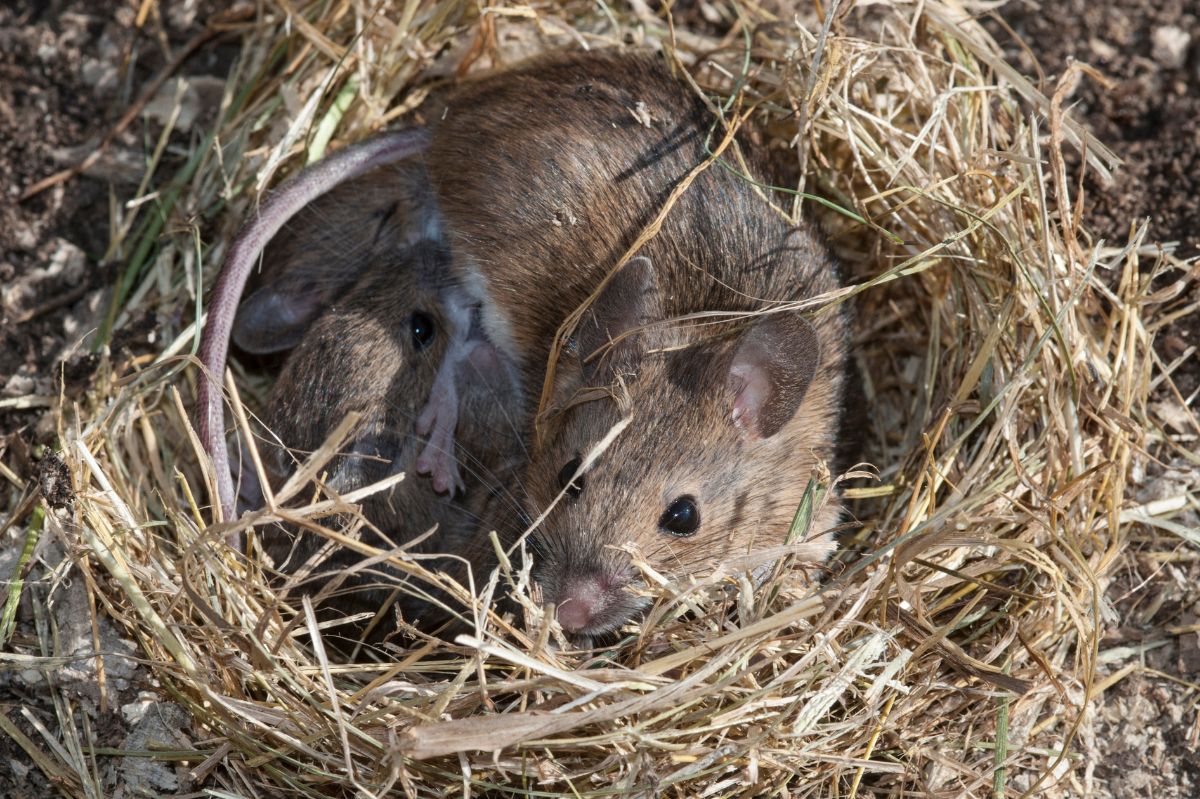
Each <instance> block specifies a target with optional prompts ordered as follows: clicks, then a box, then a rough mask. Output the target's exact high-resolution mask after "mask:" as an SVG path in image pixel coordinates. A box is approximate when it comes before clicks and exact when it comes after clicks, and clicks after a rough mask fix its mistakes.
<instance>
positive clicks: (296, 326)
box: [196, 129, 465, 520]
mask: <svg viewBox="0 0 1200 799" xmlns="http://www.w3.org/2000/svg"><path fill="white" fill-rule="evenodd" d="M427 143H428V136H427V134H426V133H425V131H423V130H420V129H411V130H405V131H399V132H391V133H390V134H388V135H384V136H375V137H373V138H369V139H367V140H365V141H363V142H359V143H358V144H356V145H354V146H351V147H344V148H342V149H340V150H338V151H337V152H335V153H333V154H331V155H328V156H326V157H325V158H323V159H322V160H320V161H318V162H316V163H315V164H313V165H311V166H309V167H307V168H305V169H303V170H301V171H300V172H298V173H297V174H295V175H293V176H292V177H291V178H289V179H288V180H286V181H284V182H283V183H282V184H281V185H280V186H279V187H278V188H277V189H276V190H275V191H273V192H271V193H270V194H269V195H268V196H267V197H266V199H265V200H263V201H262V202H261V204H260V205H259V206H258V207H257V208H256V209H255V211H254V213H253V214H252V215H251V218H250V219H249V220H248V221H247V222H246V223H245V224H244V225H243V227H242V229H241V231H240V232H239V233H238V235H237V236H236V237H235V238H234V240H233V242H232V243H231V245H230V246H229V249H228V250H227V252H226V253H225V258H224V261H223V262H222V265H221V270H220V273H219V274H218V277H217V281H216V284H215V285H214V286H213V289H212V292H211V294H210V296H209V303H208V311H207V318H206V320H205V322H204V327H203V330H202V333H201V340H200V349H199V353H198V357H199V360H200V364H201V367H202V368H201V370H200V375H199V379H198V384H197V392H196V417H197V420H196V421H197V425H196V426H197V432H198V434H199V437H200V441H201V444H202V445H203V447H204V450H205V452H206V453H207V455H208V457H209V459H210V460H211V461H212V464H213V471H214V477H215V479H216V489H217V496H216V497H215V502H214V505H216V506H218V507H219V508H220V510H221V512H222V515H223V516H224V517H225V518H226V520H231V519H232V518H233V517H234V514H235V510H236V501H237V499H236V497H237V492H236V490H235V486H234V481H233V472H232V471H231V469H230V463H229V453H228V450H227V449H226V446H225V422H224V406H223V404H222V392H221V385H222V381H223V379H224V375H225V360H226V358H227V356H228V354H229V345H230V341H231V340H232V335H233V329H234V319H235V317H236V316H237V312H238V306H239V305H240V304H241V299H242V293H243V291H244V289H245V287H246V284H247V282H248V281H249V279H250V277H251V274H252V273H253V272H254V270H255V268H256V267H257V266H258V264H259V261H260V259H261V257H262V255H263V250H264V249H265V248H266V247H267V245H268V244H269V243H270V242H271V241H272V239H274V237H275V234H276V233H278V232H279V230H280V229H281V228H283V226H284V225H285V224H287V223H288V222H289V221H291V220H293V219H295V218H296V216H297V214H303V212H304V210H305V209H306V208H308V207H309V205H310V204H311V203H313V201H315V200H318V199H319V198H321V197H323V196H325V195H327V194H328V193H329V192H330V191H331V190H332V189H335V188H337V187H338V186H339V185H341V184H343V183H346V182H348V181H353V180H354V179H356V178H359V177H362V176H364V175H369V174H370V173H372V172H374V171H375V170H377V169H381V168H384V167H388V166H389V165H393V164H400V163H401V162H404V166H403V168H402V171H403V172H407V170H409V169H412V168H413V165H412V164H411V163H409V162H408V159H410V158H411V157H412V156H419V155H420V154H421V153H422V152H423V151H424V149H425V147H426V145H427ZM334 207H336V208H347V209H348V208H349V207H350V203H335V204H334ZM408 218H409V217H408V216H407V215H403V216H402V215H395V216H394V217H393V219H392V220H388V222H387V224H389V225H398V224H403V222H401V221H397V220H402V219H403V220H407V219H408ZM416 218H419V216H418V217H416ZM350 221H351V226H350V227H351V229H358V228H357V225H356V223H355V222H354V220H353V219H352V220H350ZM325 230H335V235H336V229H335V228H333V227H332V226H327V227H325V228H324V229H323V230H322V235H323V234H324V231H325ZM401 235H402V238H405V239H406V240H407V239H411V238H413V237H412V236H409V235H407V234H403V233H402V234H401ZM318 238H319V237H318ZM376 240H377V234H375V235H372V234H370V233H368V234H366V237H365V238H359V241H358V246H360V247H361V246H363V244H364V242H365V241H370V242H371V243H372V245H374V243H375V242H376ZM333 241H336V239H334V240H333ZM368 262H369V260H368V259H351V260H350V261H349V262H348V263H347V264H346V265H348V266H350V267H352V268H350V269H346V270H342V271H341V272H339V271H338V270H328V269H326V270H320V269H318V271H317V274H318V275H324V277H325V278H326V279H328V278H329V277H330V276H331V275H339V277H337V280H336V281H334V282H325V281H322V280H317V281H316V282H315V286H316V287H317V290H315V291H313V290H311V289H306V288H305V286H308V285H310V284H313V281H302V282H298V283H296V284H295V286H294V288H293V295H295V296H293V297H289V296H288V295H287V294H281V293H277V292H276V293H273V292H271V291H270V290H268V291H267V292H265V293H263V294H261V295H259V296H258V299H257V300H256V301H255V302H256V303H257V305H258V307H259V309H260V310H262V311H264V312H263V313H257V314H255V313H253V311H252V312H251V313H249V314H248V315H246V317H245V318H246V320H247V321H245V322H243V323H242V326H241V329H240V331H239V336H240V337H241V338H242V341H243V343H244V344H245V345H246V346H247V347H248V348H249V349H251V350H255V349H258V350H259V351H278V350H281V349H287V348H288V347H287V346H285V345H284V344H283V343H280V344H278V345H273V344H269V343H263V342H270V341H271V340H272V339H271V333H272V332H280V333H287V334H289V335H290V338H289V339H288V341H287V344H288V345H292V346H294V345H295V343H296V340H297V337H298V335H297V334H298V333H299V332H300V331H303V330H304V329H305V328H306V327H307V325H308V324H310V323H311V322H312V320H313V319H315V318H316V316H317V315H318V314H319V313H320V311H321V308H322V307H323V306H324V305H325V304H327V303H328V300H329V298H330V297H331V296H335V295H336V293H337V291H338V290H339V289H343V288H344V287H345V286H346V284H347V282H348V281H349V279H351V278H352V277H353V276H354V274H355V273H356V272H355V270H356V269H360V268H365V265H366V264H367V263H368ZM314 263H315V265H316V266H318V267H319V266H320V262H319V261H315V262H314ZM280 268H281V270H285V268H284V267H280ZM300 274H304V270H301V271H300ZM322 286H323V288H322ZM293 299H294V300H295V302H290V301H291V300H293ZM271 310H275V311H277V312H279V313H280V316H281V324H280V325H279V329H278V330H276V331H273V330H272V328H271V314H270V313H266V312H268V311H271ZM255 322H258V323H260V325H261V327H256V324H255ZM464 335H465V334H464ZM256 342H257V343H256ZM272 347H275V348H276V349H271V348H272ZM446 380H449V381H450V382H453V376H451V377H449V378H444V382H445V381H446Z"/></svg>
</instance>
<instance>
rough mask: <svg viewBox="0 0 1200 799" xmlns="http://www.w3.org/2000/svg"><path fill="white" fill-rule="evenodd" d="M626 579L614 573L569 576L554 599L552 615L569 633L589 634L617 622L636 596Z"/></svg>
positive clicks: (634, 600)
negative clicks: (629, 590)
mask: <svg viewBox="0 0 1200 799" xmlns="http://www.w3.org/2000/svg"><path fill="white" fill-rule="evenodd" d="M628 585H629V580H628V579H627V578H626V577H624V576H622V575H617V574H593V575H588V576H584V577H571V578H568V579H567V580H566V581H565V582H564V583H563V586H562V589H561V590H560V591H558V592H557V593H558V596H557V597H556V598H555V603H554V604H555V618H557V619H558V623H559V624H560V625H562V628H563V631H564V632H566V633H568V634H569V635H592V634H595V633H597V632H600V631H602V630H607V629H610V628H612V627H614V626H615V625H619V624H620V623H621V622H623V621H624V620H625V618H626V617H627V616H628V614H629V609H628V608H627V607H626V606H627V605H630V603H631V602H636V599H635V598H634V597H633V595H632V594H630V593H629V592H628V591H627V590H626V588H627V586H628Z"/></svg>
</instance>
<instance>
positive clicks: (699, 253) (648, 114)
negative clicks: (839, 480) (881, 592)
mask: <svg viewBox="0 0 1200 799" xmlns="http://www.w3.org/2000/svg"><path fill="white" fill-rule="evenodd" d="M722 138H723V129H722V128H721V127H720V125H719V124H717V122H716V121H715V120H714V118H713V116H712V115H711V114H710V112H709V111H708V110H707V109H706V108H705V106H704V104H703V103H702V102H701V101H700V99H699V98H697V97H696V96H695V95H694V94H693V93H692V91H691V90H690V89H689V88H687V87H686V86H685V85H684V84H683V83H682V82H680V81H678V80H677V79H676V78H674V77H673V76H672V75H671V74H670V71H669V70H668V68H667V66H666V65H665V64H664V63H662V61H661V60H658V59H655V58H653V57H649V56H644V55H621V54H616V53H612V52H602V51H592V52H589V53H575V54H567V55H562V56H555V57H551V58H546V59H540V60H537V61H535V62H532V63H530V64H527V65H525V66H523V67H520V68H518V69H515V70H510V71H507V72H503V73H500V74H497V75H493V76H490V77H487V78H483V79H480V80H476V81H472V82H470V83H468V84H466V85H465V86H464V87H463V88H461V89H460V90H459V91H457V92H456V93H455V94H454V95H453V96H452V97H451V98H450V100H449V103H448V106H447V110H446V113H445V114H444V115H443V116H442V117H441V118H440V119H439V121H438V122H437V123H436V124H435V125H434V126H433V127H432V129H431V130H430V131H429V132H428V133H427V134H426V133H423V132H414V131H406V132H398V133H394V134H387V135H385V136H382V137H379V138H378V139H376V140H372V141H371V142H368V143H367V145H364V146H365V147H366V148H367V149H368V150H369V152H368V153H367V154H365V155H364V156H363V157H362V158H360V159H359V160H358V161H353V160H352V159H351V158H350V156H349V155H346V156H345V161H344V162H343V163H342V164H341V166H340V167H338V165H336V164H335V165H334V166H331V167H330V168H329V169H327V170H326V171H325V172H324V173H322V175H319V176H315V177H314V178H313V179H312V181H310V183H311V182H317V181H319V180H324V188H325V189H326V190H327V189H328V188H330V187H331V186H333V185H336V183H337V182H338V181H340V180H343V179H349V178H351V177H354V176H355V175H357V174H360V172H356V171H355V169H356V168H357V167H355V166H354V164H356V163H364V162H366V160H368V159H369V158H372V157H376V156H378V158H384V159H392V160H399V159H400V158H403V157H409V156H411V155H412V154H413V153H416V152H419V151H421V150H423V149H424V150H425V152H424V159H425V164H426V167H427V169H428V171H429V174H430V178H431V181H432V185H433V188H434V193H435V204H436V209H437V213H439V214H440V216H441V221H440V223H439V225H438V226H439V228H440V229H441V230H442V231H444V236H445V238H446V240H447V242H448V243H449V244H450V246H451V248H452V250H453V257H452V259H451V268H450V269H449V274H450V275H451V276H452V278H453V283H452V285H451V286H449V287H448V288H447V289H445V290H444V291H443V292H441V294H440V295H439V296H440V297H441V300H442V303H443V307H444V309H445V310H446V312H447V314H448V316H449V317H451V318H455V319H462V318H470V319H472V320H476V321H477V322H478V326H476V325H474V324H472V325H470V326H469V327H468V326H467V325H463V324H459V325H456V326H454V328H453V329H454V330H455V331H456V332H455V333H454V337H453V338H452V340H451V341H450V342H449V343H448V345H447V353H446V355H445V356H444V357H443V361H442V364H441V366H440V367H439V370H438V374H437V377H436V379H435V380H434V383H433V391H432V393H431V399H430V401H429V402H428V403H427V404H426V407H425V409H424V410H423V411H422V413H421V414H420V416H419V418H418V424H419V429H421V430H426V431H429V433H430V440H431V447H433V449H434V450H435V451H442V452H445V451H448V450H449V446H448V442H449V441H450V440H452V437H453V435H454V431H455V429H456V425H457V424H458V423H459V419H458V418H457V411H458V409H459V403H458V402H457V401H456V395H455V391H456V388H455V386H456V382H457V375H458V364H459V363H462V362H465V361H466V360H467V359H468V358H469V353H470V352H471V346H470V339H471V335H474V334H475V333H474V332H473V333H470V334H469V333H468V330H470V331H476V327H478V328H479V330H478V331H476V332H478V333H480V334H481V335H482V336H483V338H484V339H485V340H486V341H487V342H489V343H490V344H491V345H493V346H494V348H495V352H496V353H497V354H498V355H499V357H500V360H502V361H504V362H506V363H510V364H512V365H513V367H514V368H515V370H516V372H517V373H518V374H519V375H520V379H521V392H522V397H523V400H524V401H523V409H524V414H525V420H526V429H527V430H530V431H532V430H533V429H534V425H533V423H532V422H533V414H534V413H535V407H534V406H535V402H534V401H533V398H534V397H537V396H538V394H539V392H540V388H541V384H542V381H543V377H544V375H545V369H546V366H547V362H548V359H549V356H550V353H551V351H552V344H553V343H554V341H555V338H556V334H557V331H558V330H559V328H560V326H562V325H563V324H564V323H565V322H566V320H567V319H568V317H569V316H570V315H571V314H572V313H573V312H574V311H575V310H576V309H578V308H580V307H581V306H583V305H584V304H585V303H586V302H587V301H588V300H589V298H590V297H591V295H592V294H593V292H596V291H598V290H599V289H600V288H601V286H602V284H603V283H604V281H605V280H606V278H607V276H608V275H609V273H610V271H611V270H612V269H613V267H614V266H616V265H617V264H618V262H619V261H620V260H621V257H622V254H623V253H625V251H626V250H627V249H628V248H629V247H630V246H631V245H632V244H633V243H634V241H635V240H636V239H637V237H638V235H639V234H640V233H641V232H642V231H643V230H644V229H645V228H646V226H647V225H648V224H649V223H650V222H651V221H652V220H654V219H655V218H656V217H657V216H658V214H659V211H660V209H661V208H662V207H663V204H664V202H665V201H666V200H667V198H668V197H670V196H671V193H672V190H673V189H675V188H676V187H677V186H679V185H681V183H682V182H683V181H684V180H687V179H690V177H692V175H691V173H692V172H693V170H694V168H696V167H697V166H698V165H700V164H701V163H703V162H704V161H705V160H706V159H707V157H708V152H707V150H708V148H709V147H710V146H715V143H716V142H719V141H721V140H722ZM405 148H408V151H406V150H405ZM750 162H751V164H752V165H754V164H755V160H754V158H753V157H751V158H750ZM752 168H755V167H753V166H752ZM306 185H307V184H306ZM281 193H285V194H286V193H289V192H284V191H283V190H281ZM295 194H296V195H297V196H300V195H301V192H298V191H297V192H295ZM288 203H292V200H290V199H289V200H288V201H287V203H285V202H284V201H283V200H282V199H281V200H280V205H279V207H280V208H281V209H283V210H286V209H287V207H291V206H289V205H288ZM293 204H294V203H293ZM257 240H258V239H257V238H256V237H255V236H249V237H247V239H246V244H245V246H244V247H242V248H241V250H240V251H239V252H249V251H250V250H252V248H253V247H252V245H254V244H255V242H256V241H257ZM637 254H638V255H639V256H641V258H640V259H639V260H635V261H632V262H630V263H629V264H626V265H625V266H624V268H623V269H621V271H619V272H617V273H616V274H615V276H613V277H612V278H611V280H610V281H609V282H608V284H607V287H605V288H604V289H603V291H601V292H599V296H598V297H597V299H596V300H595V302H594V304H593V307H592V308H591V309H590V311H589V313H588V314H587V315H586V316H585V318H584V320H583V322H582V323H581V324H580V325H579V326H578V329H577V330H576V335H575V338H574V343H575V346H574V348H573V349H572V350H570V351H568V352H567V353H565V354H564V355H563V357H562V358H560V360H559V362H558V363H557V364H556V366H557V367H558V369H557V373H558V374H557V378H556V380H555V383H554V391H553V404H554V406H555V408H556V409H557V415H556V416H555V417H554V418H552V419H550V420H549V423H548V424H547V425H546V428H545V431H544V435H542V436H538V437H536V438H535V439H534V441H533V447H532V449H531V462H530V464H529V466H528V467H527V468H526V469H525V470H524V471H523V474H522V479H521V480H520V481H519V484H520V487H521V491H522V492H523V495H524V496H525V498H526V500H527V502H528V505H527V508H526V511H527V513H526V517H529V516H538V515H539V514H541V513H542V512H543V511H545V512H546V516H545V518H544V519H543V520H542V522H541V524H540V525H539V526H538V527H537V528H536V529H535V530H533V532H532V535H531V537H530V539H529V544H530V550H531V551H532V553H533V555H534V558H535V564H534V576H535V577H536V579H537V581H538V583H539V584H540V585H541V587H542V590H543V593H544V596H545V598H546V599H547V601H549V602H552V603H554V604H555V605H556V606H557V608H558V619H559V621H560V622H561V623H562V625H563V627H564V628H565V629H566V630H567V631H568V632H571V633H574V634H577V635H583V636H587V635H594V634H599V633H603V632H606V631H609V630H612V629H615V628H616V627H618V626H619V625H620V624H622V623H623V622H624V621H626V620H628V619H629V618H631V617H632V616H634V615H636V613H637V611H638V609H639V608H640V605H641V603H640V602H639V601H638V600H637V598H636V597H635V596H634V595H633V594H632V593H631V591H630V590H629V589H631V588H633V587H634V586H635V585H636V584H637V581H638V576H637V575H636V574H635V573H634V570H633V568H632V562H631V560H630V558H629V556H628V555H627V554H625V553H624V552H622V551H621V549H620V548H621V547H624V546H626V545H630V544H631V545H633V546H636V547H637V548H638V549H639V550H640V551H641V552H642V554H644V555H645V556H646V557H647V558H648V560H649V562H650V564H651V565H652V566H653V567H654V568H656V569H658V570H659V571H662V572H664V573H676V574H690V573H695V572H698V571H702V570H704V569H707V568H709V567H710V566H712V565H714V564H715V563H718V562H720V561H721V560H723V559H725V558H727V557H730V556H733V555H737V554H741V553H743V552H746V551H748V550H750V549H752V548H758V547H763V546H767V545H771V544H778V543H780V542H781V541H782V538H783V535H784V533H785V531H786V530H787V528H788V526H789V523H790V521H791V519H792V515H793V514H794V512H795V510H796V507H797V505H798V504H799V499H800V496H801V494H802V493H803V491H804V488H805V486H806V485H807V483H808V481H809V479H810V478H811V477H812V475H813V473H814V467H815V465H816V463H817V462H819V461H828V460H830V459H831V458H832V456H833V454H834V448H835V444H836V440H835V439H836V430H837V427H838V419H839V411H840V397H841V391H842V376H843V366H844V363H845V337H846V325H847V322H846V318H845V313H844V311H843V310H842V309H841V306H834V307H832V308H824V309H820V310H819V311H817V312H815V313H813V312H811V311H809V312H806V313H801V312H800V311H799V310H798V309H797V308H796V304H798V303H803V302H804V301H806V300H809V299H811V298H813V297H816V296H818V295H822V294H825V293H827V292H830V291H832V290H834V289H836V288H837V287H838V285H839V280H838V275H837V269H836V265H835V264H834V262H833V260H832V258H831V256H830V255H829V253H828V252H827V250H826V249H825V247H824V246H823V245H822V244H821V243H820V241H819V240H818V238H817V236H816V234H815V233H814V232H813V231H812V230H811V229H810V228H808V227H801V228H799V229H794V228H792V227H790V226H789V225H788V224H787V222H786V221H785V220H784V219H782V218H781V217H780V216H779V215H777V213H776V212H775V211H774V210H772V209H771V208H770V207H769V206H768V205H767V203H766V202H765V201H764V200H763V199H762V198H761V197H760V196H758V194H757V192H756V190H755V188H754V186H753V185H752V183H751V182H750V181H749V180H747V179H746V178H745V177H743V176H741V175H739V174H736V172H735V168H734V167H732V166H729V167H728V168H727V167H726V166H725V165H718V166H713V167H711V168H709V169H707V170H706V171H704V172H702V173H700V174H699V175H698V177H695V180H694V182H693V183H692V185H691V186H690V187H689V188H688V190H687V191H686V192H684V193H683V194H682V195H681V196H680V197H678V198H677V202H676V203H675V205H674V207H673V208H672V209H671V211H670V213H669V214H667V216H666V217H665V219H664V221H663V224H662V227H661V229H660V230H659V231H658V233H657V235H656V236H654V237H653V238H652V239H650V240H649V242H648V243H646V244H645V245H644V246H643V247H641V249H640V250H639V252H638V253H637ZM239 263H240V262H239ZM234 272H235V273H236V272H237V270H234ZM222 279H223V280H224V279H225V278H224V275H223V276H222ZM230 280H231V281H232V278H230ZM208 354H209V355H213V354H219V355H220V358H219V361H220V362H221V363H223V357H224V352H223V351H218V350H217V349H215V348H214V349H213V350H210V351H208ZM217 360H218V359H213V358H210V359H209V360H206V363H210V364H216V363H217ZM614 423H619V424H617V425H615V426H614ZM618 429H619V431H618V432H617V434H616V435H615V437H614V438H613V439H612V441H611V443H610V444H609V446H608V448H607V449H606V450H605V451H604V452H603V453H601V454H600V455H599V456H598V457H591V454H592V453H593V452H594V450H595V448H596V445H597V444H598V443H599V442H600V441H601V440H603V439H604V438H605V437H606V436H608V435H609V433H610V432H612V431H614V430H618ZM427 451H428V450H427ZM421 466H422V463H421V458H420V457H419V458H418V467H419V468H420V467H421ZM425 466H428V463H426V464H425ZM560 491H561V492H563V494H564V497H562V498H559V497H558V494H559V492H560ZM837 514H838V512H837V509H836V506H835V504H834V505H830V506H827V508H826V511H825V512H824V513H823V514H822V515H821V516H819V517H818V518H817V519H816V520H815V522H814V524H813V526H812V531H811V535H812V537H813V540H812V541H811V542H810V545H809V546H808V547H807V554H808V559H810V560H813V561H820V560H822V559H823V558H824V557H825V556H826V555H827V554H828V552H829V551H830V550H831V549H832V548H833V542H832V536H831V535H830V534H829V533H828V530H829V528H830V527H831V526H832V525H833V524H834V523H835V522H836V518H837Z"/></svg>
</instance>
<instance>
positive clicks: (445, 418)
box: [417, 392, 466, 494]
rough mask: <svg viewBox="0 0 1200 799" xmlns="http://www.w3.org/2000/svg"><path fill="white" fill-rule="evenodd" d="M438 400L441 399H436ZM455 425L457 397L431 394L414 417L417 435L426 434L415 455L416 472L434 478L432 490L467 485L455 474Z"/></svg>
mask: <svg viewBox="0 0 1200 799" xmlns="http://www.w3.org/2000/svg"><path fill="white" fill-rule="evenodd" d="M436 393H437V392H435V394H436ZM439 399H442V402H438V400H439ZM457 424H458V407H457V397H456V398H455V402H453V403H447V402H446V401H445V398H444V397H443V398H439V397H436V396H431V397H430V399H429V404H428V405H426V406H425V410H424V411H422V412H421V415H420V416H419V417H417V435H419V436H428V437H429V440H428V441H427V442H426V444H425V448H424V449H422V450H421V454H420V455H419V456H418V457H417V474H428V475H430V476H431V477H432V478H433V490H434V491H437V492H438V493H439V494H444V493H446V492H447V491H449V492H451V493H453V492H454V491H456V490H457V491H462V490H464V489H465V488H466V486H465V484H464V483H463V481H462V477H461V476H460V475H459V473H458V459H457V458H456V457H455V455H454V428H455V426H456V425H457Z"/></svg>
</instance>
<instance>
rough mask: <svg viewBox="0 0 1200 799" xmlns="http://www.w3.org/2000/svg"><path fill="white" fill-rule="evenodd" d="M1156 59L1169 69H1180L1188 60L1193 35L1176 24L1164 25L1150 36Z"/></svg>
mask: <svg viewBox="0 0 1200 799" xmlns="http://www.w3.org/2000/svg"><path fill="white" fill-rule="evenodd" d="M1150 41H1151V44H1152V45H1153V54H1154V60H1155V61H1157V62H1158V63H1160V64H1162V65H1163V66H1164V67H1166V68H1167V69H1179V68H1180V67H1182V66H1183V64H1184V62H1185V61H1187V51H1188V45H1189V44H1191V42H1192V35H1191V34H1190V33H1188V32H1187V31H1185V30H1184V29H1183V28H1180V27H1178V26H1176V25H1163V26H1162V27H1161V28H1156V29H1155V31H1154V33H1153V34H1151V36H1150Z"/></svg>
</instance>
